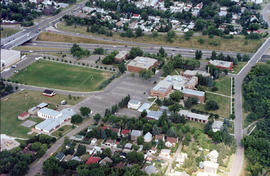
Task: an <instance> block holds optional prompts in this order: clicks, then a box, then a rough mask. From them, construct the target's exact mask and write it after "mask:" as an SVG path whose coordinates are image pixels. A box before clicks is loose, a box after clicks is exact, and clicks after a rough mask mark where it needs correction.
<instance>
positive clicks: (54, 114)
mask: <svg viewBox="0 0 270 176" xmlns="http://www.w3.org/2000/svg"><path fill="white" fill-rule="evenodd" d="M38 113H42V114H47V115H49V116H52V117H54V118H56V117H57V116H59V115H60V112H58V111H55V110H53V109H49V108H42V109H40V110H39V111H38Z"/></svg>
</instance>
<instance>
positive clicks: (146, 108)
mask: <svg viewBox="0 0 270 176" xmlns="http://www.w3.org/2000/svg"><path fill="white" fill-rule="evenodd" d="M150 106H151V105H150V104H149V103H144V104H142V106H141V107H140V108H139V109H138V111H139V112H143V110H148V109H149V108H150Z"/></svg>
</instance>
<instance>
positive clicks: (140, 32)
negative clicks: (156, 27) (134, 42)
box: [135, 27, 143, 37]
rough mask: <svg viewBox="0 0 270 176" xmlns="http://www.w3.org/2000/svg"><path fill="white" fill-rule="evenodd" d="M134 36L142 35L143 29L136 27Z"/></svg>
mask: <svg viewBox="0 0 270 176" xmlns="http://www.w3.org/2000/svg"><path fill="white" fill-rule="evenodd" d="M135 33H136V37H140V36H142V35H143V31H142V29H141V28H140V27H138V28H137V29H136V32H135Z"/></svg>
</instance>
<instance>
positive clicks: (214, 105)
mask: <svg viewBox="0 0 270 176" xmlns="http://www.w3.org/2000/svg"><path fill="white" fill-rule="evenodd" d="M205 109H206V110H207V111H214V110H217V109H219V107H218V104H217V102H216V101H214V100H209V101H207V102H206V104H205Z"/></svg>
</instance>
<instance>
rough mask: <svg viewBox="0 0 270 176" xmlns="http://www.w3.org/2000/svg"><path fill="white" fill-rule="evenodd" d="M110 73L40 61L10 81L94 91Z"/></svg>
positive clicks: (71, 89)
mask: <svg viewBox="0 0 270 176" xmlns="http://www.w3.org/2000/svg"><path fill="white" fill-rule="evenodd" d="M111 76H112V73H110V72H105V71H100V70H95V69H91V68H84V67H79V66H72V65H68V64H62V63H55V62H51V61H44V60H40V61H38V62H35V63H34V64H32V65H30V66H29V67H27V68H25V69H24V70H22V71H20V72H19V73H17V74H15V75H14V76H13V77H12V78H11V80H12V81H15V82H19V83H23V84H28V85H34V86H41V87H48V88H55V89H63V90H70V91H85V92H87V91H95V90H98V89H99V85H100V84H101V83H102V82H103V81H105V80H106V79H108V78H110V77H111Z"/></svg>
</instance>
